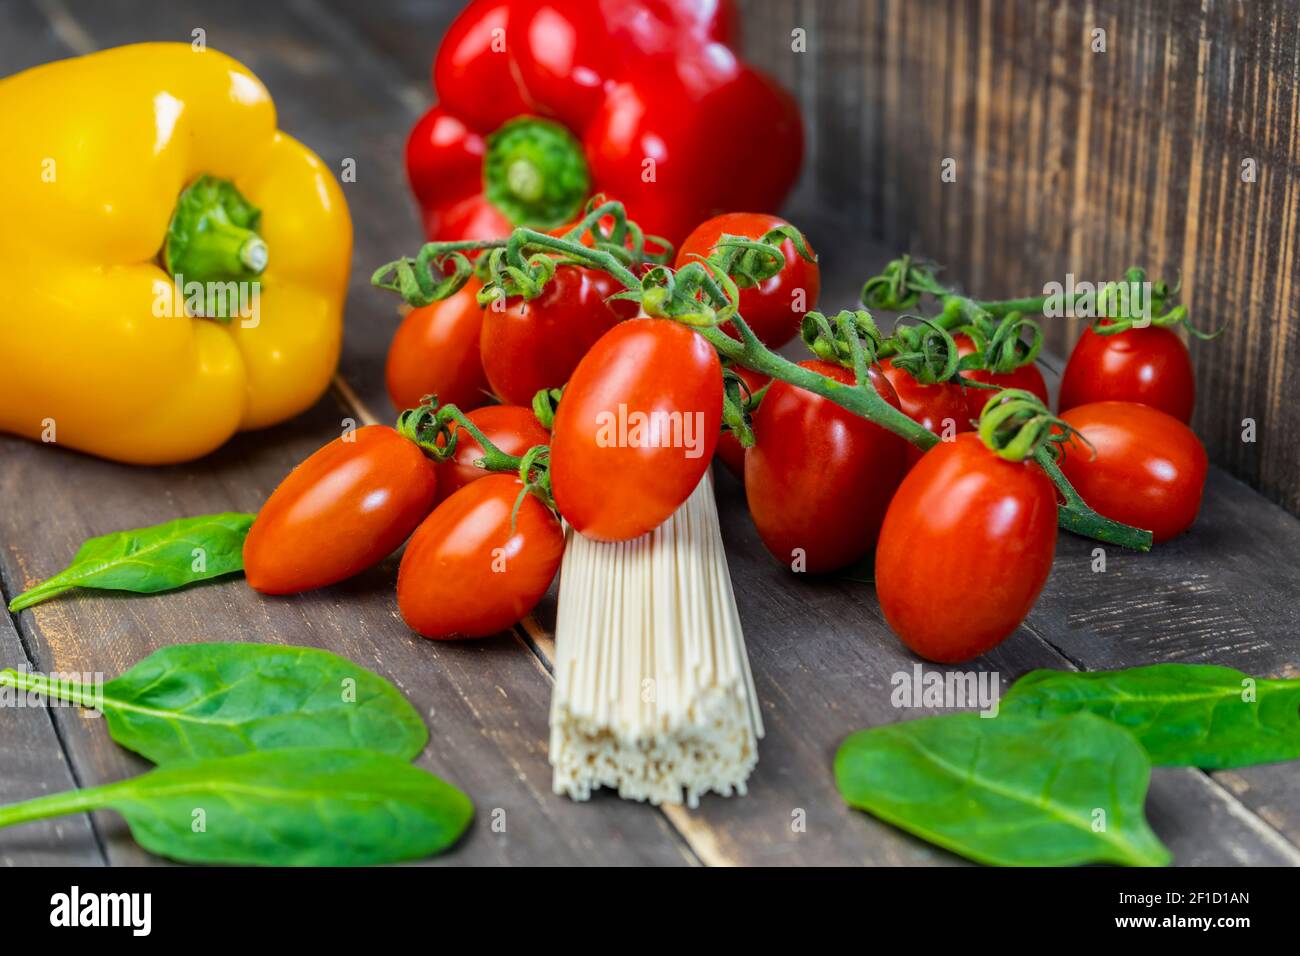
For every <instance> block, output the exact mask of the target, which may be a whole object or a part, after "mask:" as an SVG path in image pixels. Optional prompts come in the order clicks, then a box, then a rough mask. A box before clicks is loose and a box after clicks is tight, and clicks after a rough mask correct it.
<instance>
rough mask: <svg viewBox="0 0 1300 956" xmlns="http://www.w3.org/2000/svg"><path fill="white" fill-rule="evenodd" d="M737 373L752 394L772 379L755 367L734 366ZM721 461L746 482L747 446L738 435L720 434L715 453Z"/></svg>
mask: <svg viewBox="0 0 1300 956" xmlns="http://www.w3.org/2000/svg"><path fill="white" fill-rule="evenodd" d="M734 368H735V371H736V374H737V375H739V376H740V377H741V378H743V379H744V380H745V384H746V385H748V386H749V392H750V394H751V395H752V394H753V393H754V392H757V391H758V390H759V389H760V388H762V387H763V386H764V385H766V384H767V383H768V382H770V381H771V380H772V379H771V378H769V377H768V376H766V375H764V374H762V373H761V372H755V371H754V370H753V369H748V368H742V367H740V366H734ZM713 454H714V457H716V458H717V459H718V460H719V461H721V462H722V463H723V464H724V465H726V466H727V470H728V471H730V472H731V473H732V474H733V475H735V476H736V477H737V478H739V479H740V480H741V482H744V480H745V447H744V446H743V445H742V444H741V443H740V442H739V441H737V440H736V436H735V435H733V434H731V432H723V433H722V434H720V435H719V436H718V448H717V450H716V451H715V452H714V453H713Z"/></svg>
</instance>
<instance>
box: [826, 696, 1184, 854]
mask: <svg viewBox="0 0 1300 956" xmlns="http://www.w3.org/2000/svg"><path fill="white" fill-rule="evenodd" d="M1150 774H1151V767H1150V764H1149V762H1148V761H1147V756H1146V754H1145V752H1143V750H1142V747H1141V746H1140V745H1139V744H1138V742H1137V741H1136V740H1134V739H1133V737H1132V735H1131V734H1129V733H1128V732H1127V731H1125V730H1122V729H1121V728H1119V727H1116V726H1115V725H1114V724H1111V723H1109V722H1107V721H1105V720H1102V719H1101V718H1100V717H1095V716H1093V715H1092V714H1075V715H1072V716H1069V717H1062V718H1059V719H1057V720H1051V721H1043V720H1038V719H1035V718H1032V717H1024V716H1017V715H1011V714H1007V713H1005V712H1004V713H1002V714H1000V715H999V716H997V717H994V718H985V717H980V716H979V715H978V714H951V715H948V716H944V717H929V718H924V719H922V720H912V721H907V722H905V723H901V724H893V725H891V726H887V727H875V728H872V729H869V730H862V731H859V732H857V733H856V734H853V735H852V736H850V737H849V738H848V739H847V740H846V741H845V742H844V743H843V744H842V745H841V746H840V749H839V752H838V753H837V754H836V755H835V782H836V785H837V786H838V787H839V790H840V793H841V795H843V797H844V799H845V800H846V801H847V802H848V803H849V804H850V805H851V806H854V807H857V808H859V809H861V810H866V811H868V812H869V813H872V814H873V815H875V816H877V817H879V818H880V819H882V820H884V821H886V822H887V823H892V824H894V825H895V826H898V827H901V828H902V829H904V830H907V831H908V832H909V833H913V834H915V835H916V836H919V837H921V838H922V839H925V840H929V841H930V842H931V843H936V844H938V845H939V846H942V847H945V848H947V849H949V850H952V851H953V852H955V853H960V854H961V855H962V856H966V857H969V858H970V859H972V860H977V861H979V862H981V863H993V864H999V865H1005V866H1026V865H1040V866H1064V865H1068V864H1074V863H1091V862H1110V863H1125V864H1129V865H1141V866H1152V865H1157V866H1158V865H1163V864H1165V863H1167V862H1168V861H1169V851H1168V850H1166V849H1165V847H1164V845H1163V844H1161V842H1160V840H1159V839H1158V838H1157V837H1156V835H1155V834H1154V833H1152V832H1151V828H1150V827H1149V826H1148V825H1147V821H1146V818H1145V817H1144V816H1143V811H1142V804H1143V801H1144V799H1145V797H1146V791H1147V783H1148V780H1149V778H1150Z"/></svg>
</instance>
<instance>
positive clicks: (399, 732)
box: [0, 643, 429, 764]
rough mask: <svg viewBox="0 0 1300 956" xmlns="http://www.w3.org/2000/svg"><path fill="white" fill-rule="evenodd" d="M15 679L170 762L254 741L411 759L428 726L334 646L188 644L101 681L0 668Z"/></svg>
mask: <svg viewBox="0 0 1300 956" xmlns="http://www.w3.org/2000/svg"><path fill="white" fill-rule="evenodd" d="M5 684H8V685H10V686H13V687H17V688H21V689H24V690H29V691H35V692H38V693H42V694H46V695H47V696H51V697H56V698H59V699H61V700H69V701H72V702H74V703H78V704H81V705H82V706H85V707H93V708H96V709H98V710H102V711H103V712H104V716H105V717H106V718H107V723H108V732H109V734H110V736H112V738H113V739H114V740H116V741H117V742H118V743H119V744H121V745H122V746H124V747H127V748H129V749H131V750H134V751H135V752H136V753H138V754H140V755H142V756H144V757H147V758H148V759H150V760H152V761H153V762H154V763H158V764H162V763H168V762H170V761H173V760H184V759H190V758H208V757H224V756H228V755H230V754H238V753H244V752H246V751H250V750H271V749H279V748H286V747H334V748H356V749H359V750H377V751H380V752H383V753H388V754H392V755H394V756H397V757H403V758H406V759H408V760H409V759H410V758H412V757H414V756H415V755H416V754H418V753H419V752H420V751H421V750H423V749H424V745H425V743H426V742H427V741H428V739H429V731H428V729H427V728H426V727H425V725H424V721H423V720H422V719H421V718H420V715H419V714H418V713H417V712H416V710H415V708H414V707H412V706H411V705H410V703H409V702H408V701H407V700H406V698H405V697H403V696H402V694H401V692H400V691H398V690H397V688H396V687H394V686H393V685H392V684H390V683H389V682H388V681H386V680H384V679H383V678H382V677H380V676H379V675H377V674H374V673H371V672H370V671H368V670H366V669H365V668H363V667H358V666H357V665H356V664H353V663H352V662H351V661H348V660H345V659H344V658H342V657H339V656H338V655H336V654H331V653H329V652H328V651H321V650H316V649H315V648H310V647H278V646H275V645H269V644H233V643H232V644H179V645H175V646H172V647H164V648H162V649H161V650H159V651H155V652H154V653H153V654H150V655H149V656H148V657H146V658H145V659H144V660H143V661H141V662H140V663H139V664H136V665H135V667H133V668H131V669H130V670H129V671H127V672H126V673H125V674H123V675H122V676H121V677H118V678H116V679H115V680H111V681H109V682H108V683H106V684H104V686H103V688H102V694H100V693H98V692H97V688H95V687H93V686H87V685H82V684H78V683H75V682H64V681H51V680H49V679H48V678H46V677H44V676H42V675H40V674H30V673H19V672H16V671H12V670H6V671H0V685H5Z"/></svg>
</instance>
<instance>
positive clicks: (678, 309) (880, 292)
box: [372, 200, 1185, 551]
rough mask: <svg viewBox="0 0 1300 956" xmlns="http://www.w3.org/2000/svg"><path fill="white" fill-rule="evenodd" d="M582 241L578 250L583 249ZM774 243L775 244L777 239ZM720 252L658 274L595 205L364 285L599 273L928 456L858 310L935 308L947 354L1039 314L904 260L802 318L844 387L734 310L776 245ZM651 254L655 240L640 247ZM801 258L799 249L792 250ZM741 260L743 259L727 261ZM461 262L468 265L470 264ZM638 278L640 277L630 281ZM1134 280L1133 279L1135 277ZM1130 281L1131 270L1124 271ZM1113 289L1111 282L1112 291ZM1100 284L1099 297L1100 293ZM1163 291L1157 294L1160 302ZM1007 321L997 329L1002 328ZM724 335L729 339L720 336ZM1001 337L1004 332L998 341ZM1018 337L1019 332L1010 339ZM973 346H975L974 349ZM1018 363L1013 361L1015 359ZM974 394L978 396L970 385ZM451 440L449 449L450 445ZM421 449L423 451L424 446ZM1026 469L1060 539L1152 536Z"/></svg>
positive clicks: (628, 231)
mask: <svg viewBox="0 0 1300 956" xmlns="http://www.w3.org/2000/svg"><path fill="white" fill-rule="evenodd" d="M584 237H587V238H588V242H587V243H584V242H583V239H584ZM777 238H784V236H782V237H777ZM724 240H726V244H725V248H724V250H723V251H721V252H720V254H718V255H716V256H714V257H710V258H704V259H700V260H697V261H692V262H689V263H686V264H684V265H682V266H681V267H680V268H677V269H673V268H670V267H669V266H667V265H665V264H663V261H662V260H665V259H666V258H667V256H666V255H665V254H663V253H652V252H647V246H646V243H647V238H646V237H645V236H644V235H643V234H642V233H641V231H640V229H639V228H638V227H637V226H636V224H635V223H633V222H630V221H629V220H628V219H627V216H626V213H625V211H624V209H623V206H622V204H621V203H618V202H615V201H608V200H593V201H592V203H591V204H590V205H589V207H588V210H587V212H586V213H585V215H584V216H583V217H582V218H581V219H580V220H578V221H577V222H576V223H575V224H574V225H573V226H572V227H571V228H570V229H568V230H567V231H565V232H563V233H562V234H560V235H555V234H551V233H545V232H539V231H537V230H535V229H529V228H525V227H520V228H517V229H515V230H514V231H513V232H511V234H510V235H509V236H508V237H506V238H503V239H492V240H483V241H477V242H469V241H465V242H431V243H426V244H425V245H424V246H423V247H422V248H421V249H420V251H419V253H418V254H417V255H416V256H415V257H413V258H402V259H398V260H396V261H394V262H390V263H387V264H385V265H384V266H382V267H380V268H379V269H378V270H376V272H375V273H374V276H373V278H372V282H373V284H374V285H375V286H377V287H378V288H381V289H387V290H390V291H393V292H396V293H398V294H399V295H401V296H402V298H403V299H404V300H405V301H406V302H407V303H409V304H410V305H412V306H417V307H418V306H424V305H428V304H430V303H431V302H433V301H436V300H438V299H441V298H445V297H447V296H449V295H451V294H453V293H454V292H456V291H457V290H458V289H460V288H461V287H462V286H464V285H465V283H466V282H468V281H469V280H470V278H471V277H472V276H477V277H478V278H479V279H480V280H481V281H482V283H483V286H482V288H481V289H480V290H479V292H478V299H479V302H480V304H482V305H484V306H487V305H490V304H491V303H492V302H493V301H494V300H496V299H499V298H511V297H515V296H521V297H523V298H524V299H531V298H535V297H536V296H538V295H540V294H541V292H542V290H543V289H544V288H545V286H546V283H547V282H548V281H550V279H551V277H552V276H553V275H554V274H555V270H556V269H557V268H558V266H560V265H564V264H574V265H580V266H583V267H586V268H592V269H601V270H604V271H605V272H608V273H609V274H610V275H611V276H613V277H614V278H615V279H616V280H618V282H619V283H621V284H622V285H623V287H624V290H625V291H623V292H621V293H618V294H617V295H615V296H613V297H612V298H614V299H627V300H631V301H634V302H637V303H638V304H639V305H640V307H641V309H642V310H643V311H644V312H645V314H646V315H648V316H651V317H657V318H669V319H673V320H674V321H677V322H681V323H683V324H685V325H687V326H689V327H691V328H692V329H694V330H695V331H696V332H697V333H699V334H700V335H701V336H702V337H703V338H704V339H705V340H707V341H708V342H709V344H711V345H712V346H713V347H714V349H716V350H717V352H718V353H719V355H720V356H721V357H722V358H724V359H725V360H727V361H728V362H730V363H732V364H736V365H740V366H744V367H745V368H748V369H752V370H753V371H755V372H758V373H761V374H763V375H767V376H769V377H770V378H772V379H775V380H779V381H783V382H787V383H789V384H791V385H794V386H797V387H799V388H803V389H806V390H808V391H810V392H813V393H815V394H818V395H821V396H823V397H825V398H826V399H828V400H830V401H832V402H834V403H835V404H837V405H839V406H841V407H843V408H845V409H847V410H848V411H850V412H852V413H854V414H856V415H859V416H861V417H863V418H866V419H868V420H870V421H872V422H874V423H876V424H878V425H880V426H882V427H884V428H886V429H888V430H889V431H892V432H894V433H895V434H897V435H900V436H901V437H903V438H904V439H906V440H907V441H909V442H911V443H912V444H914V445H916V446H917V447H919V448H921V449H922V450H925V449H929V448H931V447H933V446H934V445H935V444H936V443H938V442H939V441H940V439H939V437H938V436H936V435H935V434H933V433H932V432H930V431H929V430H928V429H926V428H924V427H923V426H921V425H920V424H918V423H917V422H915V421H913V420H912V419H911V418H909V417H908V416H907V415H906V414H904V413H903V412H902V411H900V410H899V409H898V408H895V407H894V406H893V405H891V404H890V403H889V402H887V401H886V400H885V399H883V398H882V397H881V396H880V395H879V393H878V392H877V391H876V389H875V387H874V386H873V385H872V384H871V381H870V374H869V373H870V369H871V366H872V365H873V364H874V363H875V362H877V361H878V360H879V359H882V358H886V357H889V356H892V355H894V354H896V353H898V352H899V351H900V349H902V350H906V345H907V343H906V340H905V337H904V338H890V339H887V338H885V337H883V336H882V335H881V333H880V331H879V329H878V328H877V327H876V323H875V321H874V319H873V318H872V315H871V313H870V311H868V309H872V308H877V309H887V310H891V311H906V310H909V309H911V308H913V307H914V306H915V305H916V304H917V303H918V302H919V301H920V300H921V298H922V297H923V296H926V295H929V296H933V297H934V298H936V299H937V300H938V301H939V303H940V305H941V312H940V313H939V315H938V316H935V317H933V318H931V319H927V320H926V325H927V326H928V327H930V328H932V329H935V330H938V331H939V332H940V333H941V334H942V336H943V337H944V338H946V339H947V344H951V343H952V338H951V334H950V333H951V332H952V331H953V330H959V329H961V328H963V327H972V328H973V329H975V330H976V334H977V335H978V336H983V340H984V341H985V342H986V343H987V342H988V341H991V340H992V339H993V338H994V337H995V336H996V341H997V343H998V346H997V347H998V348H999V349H1010V348H1018V346H1015V345H1014V343H1010V344H1008V343H1009V341H1010V340H1009V336H1010V334H1011V333H1010V332H1008V331H1005V329H1014V330H1018V329H1019V328H1021V327H1022V325H1023V323H1024V319H1023V316H1025V315H1034V314H1040V313H1041V312H1042V311H1043V308H1044V306H1045V304H1046V302H1047V297H1046V296H1036V297H1030V298H1023V299H1008V300H1000V301H979V300H975V299H973V298H970V297H968V296H965V295H962V294H960V293H958V292H956V291H955V290H952V289H949V288H947V287H945V286H944V285H942V284H941V283H940V282H939V280H938V279H937V277H936V276H935V273H934V270H933V269H932V268H931V267H929V266H928V265H926V264H923V263H920V262H918V261H916V260H913V259H912V258H911V257H907V256H904V257H902V258H900V259H897V260H894V261H893V262H891V263H890V264H889V265H888V266H887V267H886V269H885V270H884V272H883V273H882V274H881V275H879V276H875V277H873V278H872V279H870V280H868V281H867V283H866V285H865V286H864V289H863V300H864V305H865V306H867V308H866V309H858V310H856V311H848V310H845V311H841V312H839V313H838V314H837V315H835V316H834V317H829V316H826V315H824V314H823V313H820V312H809V313H808V314H807V315H806V316H805V318H804V324H805V329H806V330H809V329H810V330H811V331H810V332H809V331H806V332H805V341H808V337H809V335H810V334H811V335H812V342H813V347H814V351H815V352H817V350H818V349H820V350H821V352H818V354H822V353H826V352H829V353H833V354H834V356H835V360H836V361H838V362H840V364H842V365H844V366H845V367H847V368H849V369H850V370H851V371H852V372H853V374H854V383H853V384H848V383H844V382H839V381H836V380H835V379H833V378H831V377H828V376H826V375H822V374H820V373H818V372H816V371H813V370H811V369H808V368H804V367H802V366H800V365H799V364H797V363H795V362H793V361H791V360H790V359H787V358H785V357H784V356H782V355H779V354H777V353H775V352H773V351H771V350H770V349H768V348H767V347H766V346H765V345H763V343H762V342H761V341H760V340H759V338H758V337H757V336H756V335H755V334H754V332H753V331H752V329H751V328H750V327H749V325H748V324H747V323H746V321H745V319H744V317H743V316H742V315H741V314H740V312H739V310H738V308H737V300H738V298H739V290H738V287H737V284H736V280H735V279H734V278H733V277H732V276H731V275H730V274H728V272H727V267H728V266H732V267H735V266H736V265H737V264H738V263H743V267H742V272H749V271H752V270H754V269H755V268H763V269H764V271H766V270H767V269H770V268H771V263H772V262H774V261H775V259H776V257H783V256H784V253H782V252H781V250H780V249H779V248H778V247H777V246H775V245H772V246H771V252H770V253H767V252H761V253H760V251H758V250H755V249H754V248H753V242H752V241H751V240H748V239H746V238H744V237H724ZM649 241H650V242H652V243H655V244H658V241H657V240H653V239H651V240H649ZM797 246H798V247H801V248H806V244H804V243H798V244H797ZM737 251H743V253H744V254H743V255H737ZM471 256H473V257H474V259H473V260H471V258H470V257H471ZM634 269H635V270H638V271H639V272H640V274H639V275H638V272H637V271H634ZM1137 271H1140V270H1137ZM1130 272H1131V273H1135V270H1130ZM1114 285H1117V284H1114ZM1109 287H1110V284H1108V286H1107V287H1105V288H1109ZM1161 290H1164V291H1163V292H1161ZM1157 292H1158V293H1159V295H1156V296H1155V298H1157V299H1158V305H1159V307H1160V308H1163V307H1164V305H1165V304H1166V302H1167V299H1168V295H1169V292H1168V290H1167V288H1166V287H1164V286H1163V285H1160V286H1158V287H1157ZM1179 310H1183V307H1182V306H1177V307H1175V308H1174V309H1173V310H1172V311H1171V312H1170V313H1168V314H1166V315H1162V317H1161V318H1160V319H1158V320H1155V321H1164V322H1166V323H1167V322H1171V321H1174V320H1175V319H1174V317H1175V315H1179V316H1181V317H1185V310H1183V311H1182V312H1179ZM1004 323H1005V324H1004ZM726 325H730V326H731V329H732V330H733V331H734V332H735V333H736V337H733V336H731V335H729V334H727V332H726V331H725V330H724V326H726ZM999 329H1004V330H1003V331H1002V332H1001V334H1000V335H999V334H998V333H999ZM1017 338H1018V332H1017ZM976 341H977V342H978V341H980V339H978V338H977V339H976ZM1039 345H1040V341H1039V339H1038V337H1035V338H1034V341H1033V342H1032V343H1030V344H1029V346H1028V351H1029V353H1030V354H1029V361H1032V358H1033V354H1035V353H1036V350H1037V347H1038V346H1039ZM1022 360H1023V359H1022ZM974 387H980V386H979V383H975V384H974ZM724 395H725V396H726V397H725V398H724V412H723V419H724V421H727V422H728V423H729V425H733V424H735V423H739V422H743V410H742V409H740V408H737V407H736V404H737V403H736V394H735V390H734V389H732V390H726V392H725V393H724ZM433 414H434V415H435V417H436V418H438V419H440V420H441V422H443V423H445V422H446V421H447V420H450V419H453V418H454V419H456V420H457V421H458V422H459V423H460V424H461V425H462V427H465V426H467V425H469V426H470V427H467V428H466V430H467V431H469V433H470V434H471V435H473V436H474V438H475V439H476V440H479V441H480V443H481V444H482V447H483V448H484V450H485V455H484V458H483V463H484V466H485V467H489V468H494V470H509V471H517V470H519V469H520V468H521V467H523V466H524V465H525V462H524V460H523V459H521V458H519V457H517V456H506V455H504V454H503V453H500V452H499V449H495V448H494V447H493V446H491V443H490V442H487V441H486V439H485V438H482V437H481V436H480V435H477V434H475V433H474V430H473V428H472V425H471V423H469V422H468V421H467V420H463V419H464V416H463V415H460V414H459V410H458V409H454V406H448V407H447V408H444V409H443V410H441V411H437V412H434V413H433ZM737 431H738V434H739V437H741V440H742V442H744V441H745V440H746V439H750V440H752V436H749V435H748V434H746V431H747V429H744V428H740V429H737ZM449 440H451V439H449ZM424 447H426V448H427V447H428V446H427V445H425V446H424ZM1033 457H1034V459H1035V460H1036V461H1037V462H1038V464H1039V465H1040V466H1041V467H1042V468H1043V470H1044V471H1045V472H1046V473H1047V475H1048V476H1049V477H1050V478H1051V480H1052V481H1053V483H1054V484H1055V485H1056V487H1057V489H1058V490H1059V492H1060V495H1061V498H1062V499H1063V500H1062V502H1061V503H1060V504H1059V515H1058V519H1059V524H1060V525H1061V526H1062V527H1064V528H1066V529H1067V530H1070V531H1073V532H1075V533H1077V534H1081V535H1085V536H1087V537H1091V538H1095V539H1097V540H1099V541H1104V542H1108V543H1112V544H1117V545H1120V546H1122V547H1126V548H1132V549H1135V550H1140V551H1145V550H1148V549H1149V548H1150V546H1151V534H1150V532H1149V531H1145V530H1142V529H1139V528H1134V527H1131V526H1129V525H1124V524H1121V523H1119V522H1116V521H1112V520H1110V519H1108V518H1105V517H1103V516H1102V515H1100V514H1098V513H1097V512H1096V511H1094V510H1093V509H1092V508H1090V507H1089V506H1088V505H1087V504H1086V503H1084V501H1083V499H1082V498H1081V497H1080V496H1079V494H1078V493H1077V492H1076V491H1075V490H1074V488H1073V487H1072V486H1071V485H1070V483H1069V482H1068V481H1067V480H1066V478H1065V476H1064V475H1063V474H1062V473H1061V470H1060V468H1058V467H1057V464H1056V452H1055V450H1054V444H1053V443H1052V442H1043V443H1042V444H1040V445H1038V447H1037V448H1036V450H1035V451H1034V452H1033ZM543 458H544V456H541V455H540V453H539V455H538V456H534V458H533V460H532V461H530V462H528V466H529V467H530V468H534V469H535V466H536V465H537V464H538V463H539V461H541V460H542V459H543ZM530 474H533V472H530V473H527V474H523V477H524V481H525V483H526V484H530V485H531V486H533V487H536V488H538V489H539V490H540V489H542V488H544V485H543V484H541V482H542V481H543V480H544V479H541V478H539V477H536V476H534V477H531V478H530V477H529V475H530Z"/></svg>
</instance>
